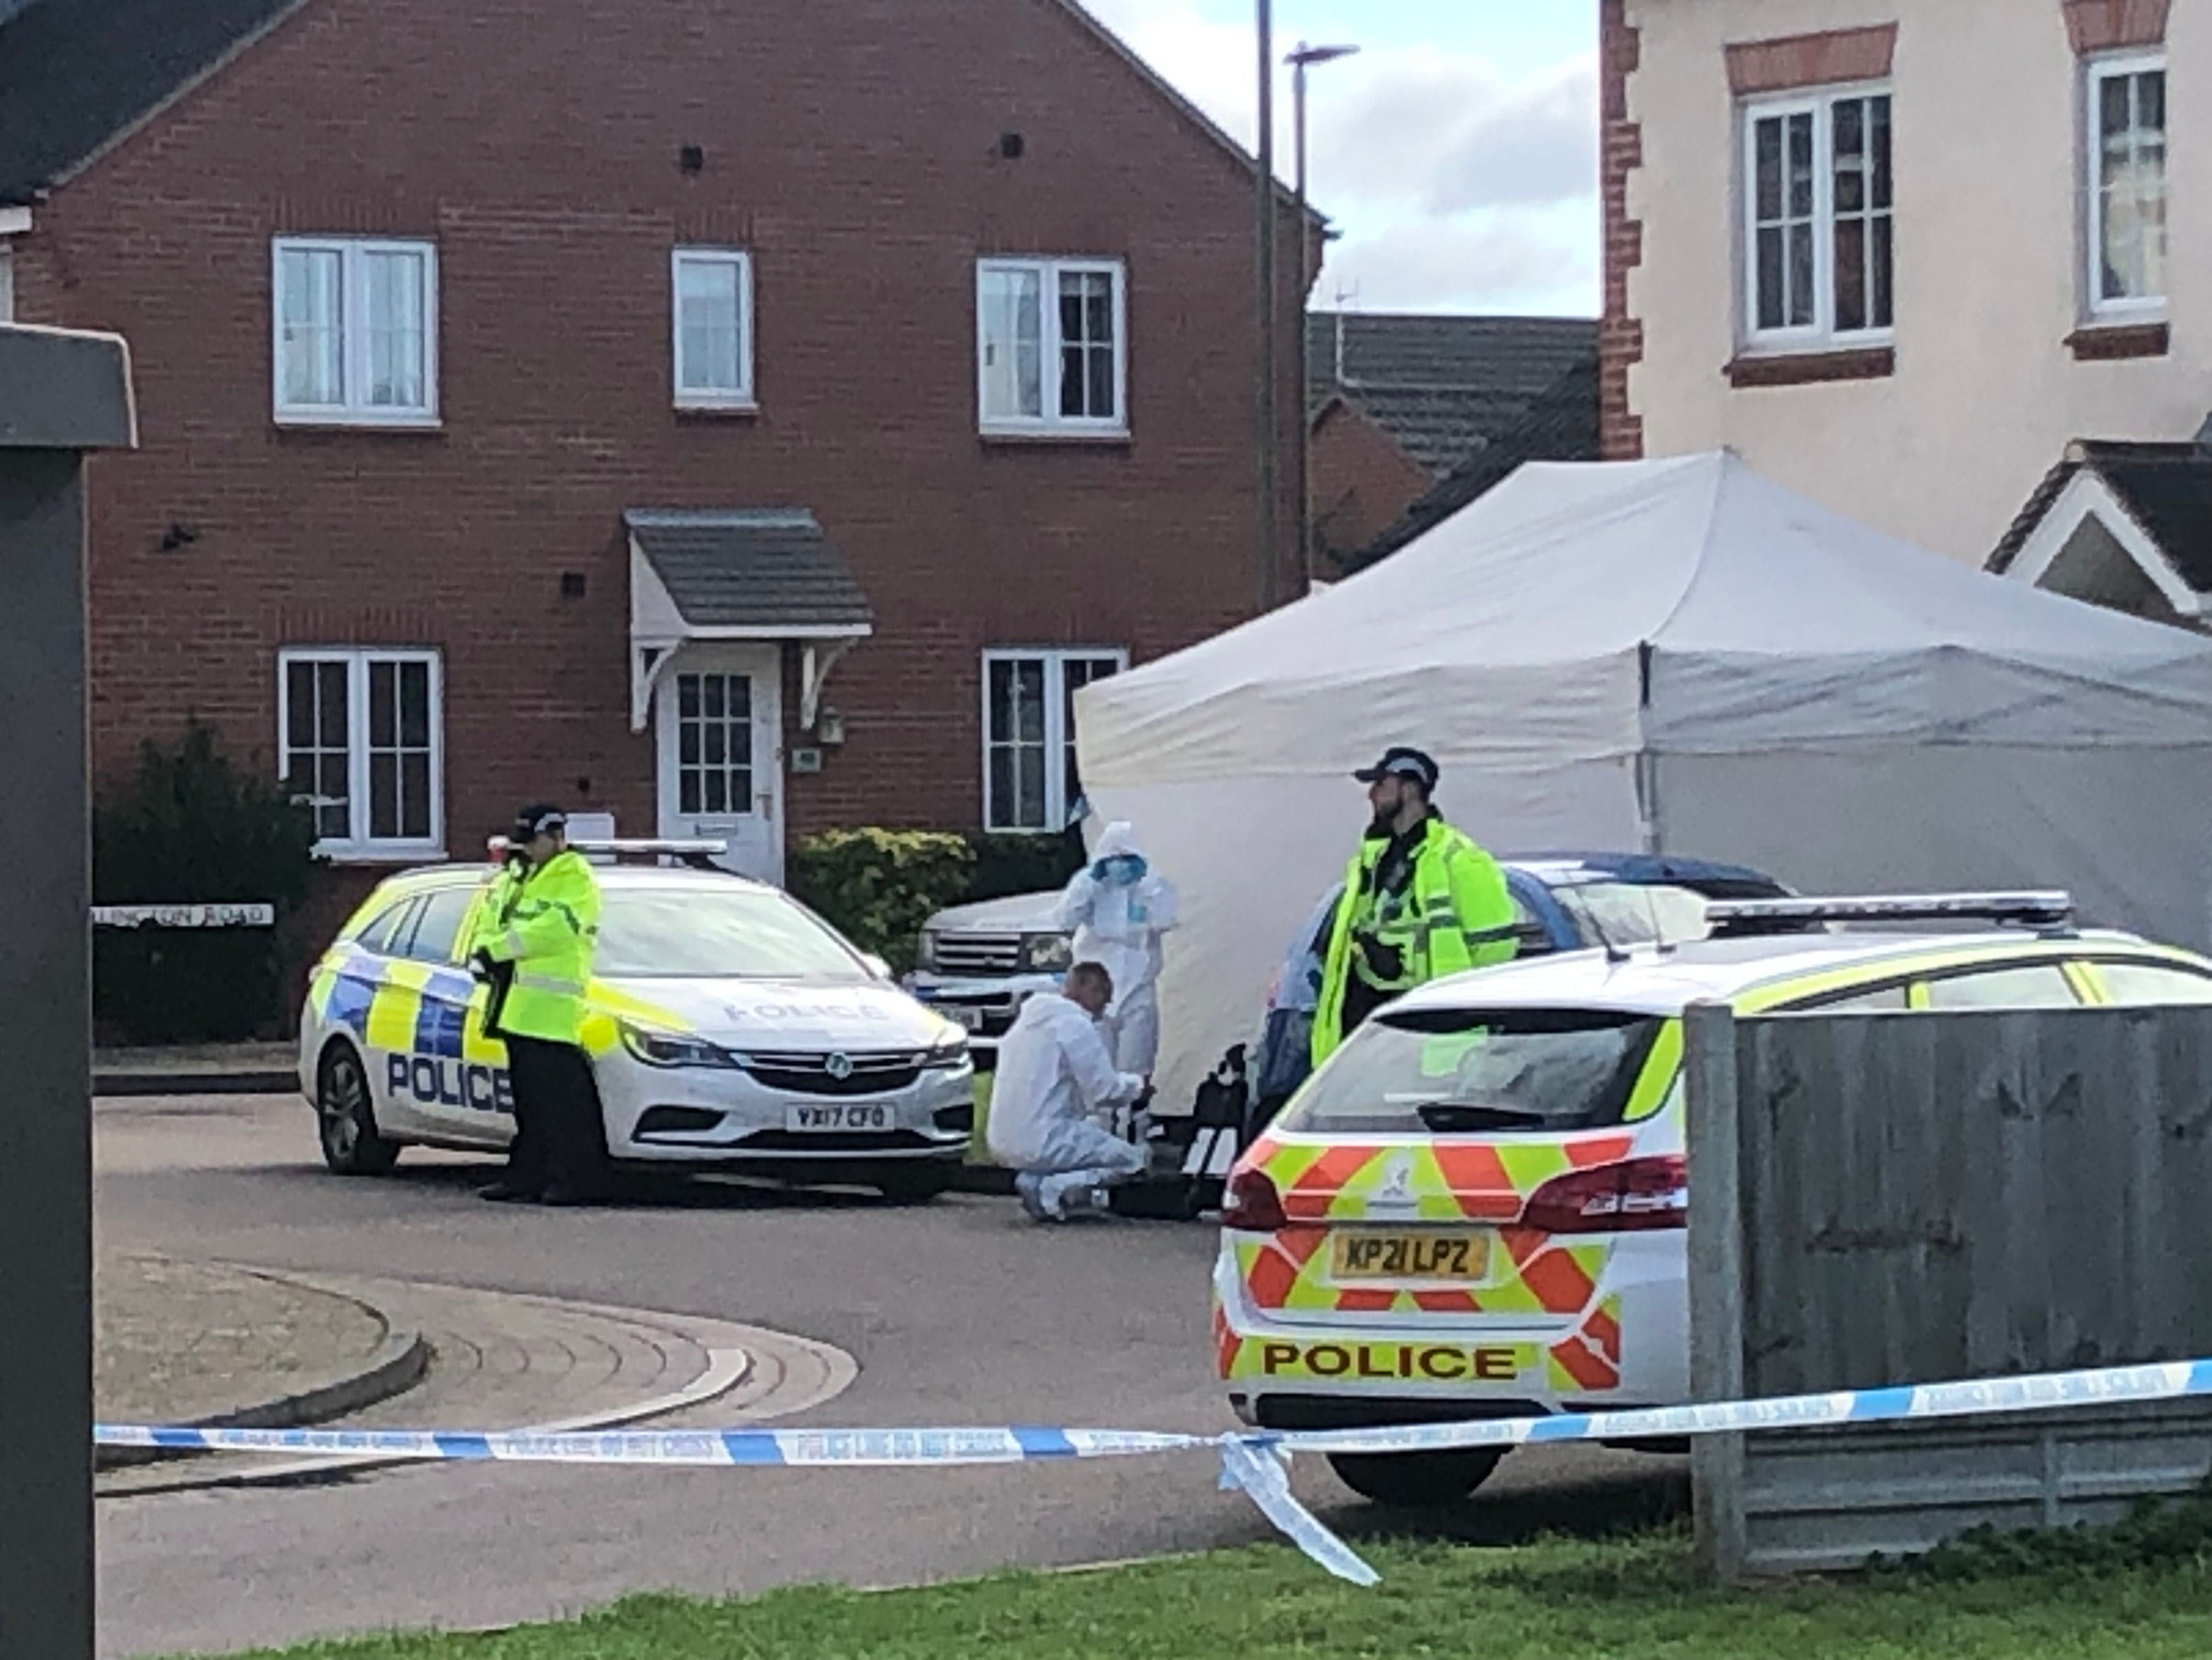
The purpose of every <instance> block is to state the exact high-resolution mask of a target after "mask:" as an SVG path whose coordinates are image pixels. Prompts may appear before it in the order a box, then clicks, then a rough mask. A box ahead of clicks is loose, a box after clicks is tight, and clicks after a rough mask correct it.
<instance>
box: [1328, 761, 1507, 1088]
mask: <svg viewBox="0 0 2212 1660" xmlns="http://www.w3.org/2000/svg"><path fill="white" fill-rule="evenodd" d="M1352 776H1354V777H1355V778H1357V779H1358V781H1360V782H1361V783H1363V784H1364V785H1366V786H1367V800H1368V803H1369V805H1370V806H1371V807H1373V809H1374V812H1375V818H1374V822H1373V823H1372V824H1370V826H1369V828H1368V830H1367V834H1366V836H1364V838H1363V839H1362V841H1361V842H1360V844H1359V851H1358V853H1356V854H1353V855H1352V865H1351V868H1350V869H1349V870H1348V871H1347V872H1346V875H1345V887H1344V897H1343V898H1342V900H1340V902H1339V903H1338V905H1337V908H1336V917H1335V921H1334V924H1333V925H1332V927H1331V928H1330V930H1329V936H1328V954H1327V956H1326V958H1324V962H1323V968H1322V988H1321V1000H1320V1002H1319V1004H1318V1006H1316V1008H1315V1010H1314V1025H1313V1056H1314V1064H1315V1065H1316V1066H1319V1065H1320V1064H1321V1063H1322V1061H1326V1060H1328V1057H1329V1056H1330V1055H1332V1054H1334V1052H1335V1050H1336V1048H1337V1046H1338V1045H1339V1044H1340V1043H1343V1042H1344V1040H1345V1039H1346V1037H1349V1036H1350V1035H1351V1034H1352V1031H1354V1030H1355V1029H1356V1028H1357V1027H1358V1025H1359V1023H1360V1022H1361V1021H1363V1020H1364V1019H1365V1018H1367V1017H1368V1016H1369V1015H1370V1014H1372V1013H1373V1012H1375V1011H1376V1009H1377V1008H1379V1007H1381V1006H1383V1004H1384V1003H1387V1002H1389V1000H1391V999H1392V998H1394V997H1398V996H1401V995H1402V994H1405V993H1407V992H1409V991H1411V990H1412V989H1413V988H1414V987H1416V986H1419V985H1423V984H1425V983H1426V982H1429V981H1431V980H1435V979H1437V978H1440V977H1441V976H1444V975H1447V974H1456V973H1458V972H1459V971H1460V970H1463V969H1472V968H1486V967H1488V966H1489V965H1491V964H1493V963H1506V962H1510V961H1511V960H1512V958H1513V954H1514V950H1515V940H1514V930H1513V901H1512V898H1511V897H1510V895H1509V894H1508V893H1507V891H1506V887H1505V875H1504V872H1503V871H1501V870H1499V869H1498V861H1497V860H1494V859H1492V857H1491V856H1490V855H1489V854H1486V853H1485V852H1484V851H1483V850H1482V849H1481V848H1479V847H1477V846H1476V845H1475V844H1474V842H1473V841H1471V840H1470V839H1469V838H1468V836H1465V835H1464V834H1462V832H1460V831H1458V830H1454V829H1453V828H1452V827H1451V826H1450V825H1449V824H1446V823H1444V821H1443V818H1441V817H1439V816H1438V814H1437V810H1436V808H1435V807H1434V806H1431V803H1430V798H1431V796H1433V795H1434V794H1435V793H1436V787H1437V763H1435V762H1434V761H1433V760H1431V758H1430V757H1428V756H1426V755H1425V754H1423V753H1422V752H1421V751H1419V750H1417V749H1407V748H1402V747H1401V748H1394V749H1392V750H1390V751H1388V752H1386V753H1385V754H1384V755H1383V758H1382V759H1381V760H1380V761H1378V762H1376V763H1375V764H1374V765H1373V766H1371V767H1369V768H1366V769H1364V770H1362V771H1359V772H1357V773H1354V774H1353V775H1352Z"/></svg>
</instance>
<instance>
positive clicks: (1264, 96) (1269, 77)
mask: <svg viewBox="0 0 2212 1660" xmlns="http://www.w3.org/2000/svg"><path fill="white" fill-rule="evenodd" d="M1259 30H1260V158H1259V159H1260V165H1259V168H1258V171H1257V173H1256V174H1255V178H1254V180H1253V184H1254V188H1255V194H1256V197H1257V202H1256V204H1255V209H1254V211H1255V214H1256V215H1257V216H1258V222H1259V229H1258V236H1259V267H1260V361H1259V366H1258V374H1259V383H1258V391H1259V397H1258V400H1257V401H1258V410H1257V417H1258V421H1259V427H1260V608H1261V610H1262V611H1273V609H1274V608H1275V607H1276V606H1277V605H1280V604H1281V603H1282V598H1283V572H1282V550H1281V548H1280V546H1279V544H1280V542H1281V540H1282V529H1281V522H1280V521H1281V512H1282V502H1281V499H1280V492H1281V485H1280V482H1279V476H1278V469H1277V465H1276V453H1275V452H1276V449H1277V447H1278V446H1279V445H1280V444H1281V442H1282V423H1281V420H1280V417H1279V415H1278V414H1277V412H1276V409H1275V378H1276V375H1277V374H1278V373H1279V364H1280V359H1281V355H1282V354H1281V347H1280V344H1279V339H1278V334H1277V324H1276V318H1275V311H1276V302H1275V236H1276V223H1275V7H1274V0H1259ZM1300 349H1301V350H1303V349H1304V346H1303V343H1301V348H1300Z"/></svg>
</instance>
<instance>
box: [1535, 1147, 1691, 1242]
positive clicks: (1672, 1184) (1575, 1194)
mask: <svg viewBox="0 0 2212 1660" xmlns="http://www.w3.org/2000/svg"><path fill="white" fill-rule="evenodd" d="M1521 1223H1522V1226H1524V1227H1528V1228H1534V1229H1535V1230H1536V1231H1539V1232H1542V1233H1631V1232H1640V1231H1644V1230H1646V1229H1651V1228H1686V1227H1687V1226H1689V1225H1690V1170H1689V1163H1688V1161H1687V1160H1686V1159H1685V1158H1683V1157H1682V1156H1681V1155H1680V1153H1667V1154H1664V1155H1662V1156H1661V1157H1659V1158H1631V1159H1629V1160H1627V1161H1626V1162H1625V1163H1623V1164H1599V1165H1596V1166H1595V1167H1593V1168H1592V1169H1589V1170H1580V1171H1572V1172H1571V1173H1570V1174H1568V1175H1565V1176H1562V1177H1557V1178H1556V1179H1554V1180H1553V1181H1550V1182H1547V1183H1545V1184H1544V1185H1543V1186H1542V1187H1541V1188H1539V1189H1536V1191H1535V1193H1534V1195H1533V1196H1532V1197H1531V1198H1530V1199H1529V1201H1528V1204H1527V1205H1526V1206H1525V1207H1522V1213H1521Z"/></svg>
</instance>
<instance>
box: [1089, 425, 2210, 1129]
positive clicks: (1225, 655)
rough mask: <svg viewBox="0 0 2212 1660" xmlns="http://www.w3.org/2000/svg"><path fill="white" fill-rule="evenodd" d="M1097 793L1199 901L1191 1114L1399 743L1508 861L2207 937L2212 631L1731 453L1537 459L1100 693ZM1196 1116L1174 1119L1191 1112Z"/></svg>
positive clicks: (1193, 955)
mask: <svg viewBox="0 0 2212 1660" xmlns="http://www.w3.org/2000/svg"><path fill="white" fill-rule="evenodd" d="M1076 710H1077V745H1078V756H1079V763H1080V765H1081V769H1082V776H1083V781H1084V787H1085V791H1086V792H1087V793H1088V795H1089V798H1090V800H1091V806H1092V807H1093V808H1094V810H1095V811H1096V812H1097V815H1098V816H1099V817H1100V818H1103V819H1108V820H1111V819H1117V818H1126V819H1128V820H1130V821H1131V822H1132V823H1133V824H1135V826H1136V828H1137V832H1138V834H1139V836H1140V838H1141V839H1142V840H1143V842H1144V844H1145V848H1146V853H1147V854H1149V855H1150V857H1151V858H1152V860H1154V862H1155V865H1156V866H1157V868H1158V869H1159V870H1160V871H1161V872H1162V873H1164V874H1165V875H1167V876H1168V877H1170V879H1173V880H1174V882H1175V883H1176V886H1177V887H1178V889H1179V890H1180V891H1181V894H1182V919H1183V920H1182V927H1180V928H1179V929H1178V930H1177V932H1176V933H1174V934H1171V935H1170V937H1169V948H1168V958H1167V966H1166V972H1165V975H1164V978H1163V980H1162V982H1161V986H1160V1004H1161V1009H1162V1012H1163V1015H1164V1023H1163V1024H1164V1029H1165V1042H1164V1047H1163V1050H1162V1056H1161V1065H1160V1072H1159V1076H1158V1082H1159V1084H1160V1085H1161V1095H1162V1098H1163V1101H1164V1103H1182V1102H1187V1101H1188V1100H1189V1099H1190V1098H1191V1091H1193V1090H1194V1088H1195V1087H1196V1085H1197V1083H1198V1081H1199V1080H1200V1079H1201V1078H1202V1077H1203V1076H1204V1075H1205V1073H1206V1069H1207V1068H1209V1067H1212V1065H1214V1064H1215V1063H1216V1062H1218V1061H1219V1059H1220V1057H1221V1055H1222V1053H1223V1052H1224V1050H1225V1049H1227V1048H1228V1046H1229V1045H1230V1044H1231V1043H1236V1042H1238V1041H1241V1040H1243V1039H1244V1038H1246V1037H1249V1036H1251V1035H1252V1034H1253V1033H1254V1032H1255V1031H1256V1030H1257V1027H1258V1024H1259V1012H1260V1007H1261V1001H1262V999H1263V996H1264V994H1265V991H1266V988H1267V982H1268V978H1269V976H1270V975H1271V974H1272V973H1273V970H1274V969H1275V968H1276V966H1277V964H1279V962H1280V961H1281V959H1282V957H1283V954H1284V952H1285V949H1286V948H1287V947H1288V946H1289V945H1290V943H1291V934H1292V933H1294V932H1295V931H1296V930H1297V927H1298V926H1299V925H1300V923H1301V921H1303V920H1304V918H1305V916H1306V915H1307V914H1308V913H1309V911H1310V909H1311V908H1312V906H1313V904H1314V903H1315V901H1316V899H1317V898H1318V897H1320V895H1321V894H1322V891H1325V889H1326V888H1327V886H1328V885H1329V884H1330V883H1331V882H1333V881H1334V880H1336V879H1339V878H1340V876H1341V874H1342V873H1343V870H1344V866H1345V863H1346V860H1348V859H1349V857H1350V856H1351V853H1352V848H1354V846H1355V845H1356V844H1357V842H1358V837H1359V836H1360V834H1361V832H1362V831H1363V830H1364V828H1365V826H1366V822H1367V816H1368V815H1367V806H1366V801H1365V800H1364V794H1363V792H1362V790H1361V788H1360V787H1359V786H1358V784H1356V783H1354V782H1352V780H1351V779H1350V777H1349V776H1348V775H1349V774H1350V773H1351V772H1352V769H1354V768H1357V767H1360V766H1364V765H1368V764H1370V763H1372V762H1373V761H1374V760H1375V758H1376V757H1377V756H1378V755H1380V754H1381V753H1382V752H1383V750H1384V749H1385V748H1386V747H1388V746H1389V745H1392V744H1413V745H1419V747H1421V748H1423V749H1425V750H1427V751H1430V752H1431V754H1433V755H1434V756H1435V757H1437V761H1438V762H1439V763H1440V764H1441V766H1442V769H1443V780H1442V783H1441V785H1440V787H1439V788H1438V791H1437V805H1438V806H1439V808H1440V809H1441V810H1442V811H1443V813H1444V815H1445V816H1446V817H1447V818H1449V819H1450V820H1451V821H1452V822H1453V823H1455V824H1458V825H1459V826H1461V827H1462V829H1464V830H1467V831H1468V833H1470V834H1471V835H1473V836H1474V837H1475V838H1476V839H1477V840H1478V841H1480V842H1482V843H1483V844H1484V845H1486V847H1489V848H1492V850H1493V851H1495V852H1498V853H1499V854H1529V853H1536V852H1541V851H1547V850H1559V849H1571V850H1575V851H1593V850H1608V851H1610V850H1620V851H1634V850H1637V849H1638V848H1647V849H1651V850H1656V851H1664V852H1669V853H1676V854H1684V855H1695V856H1701V857H1705V858H1711V859H1723V860H1735V861H1740V862H1742V863H1746V864H1749V865H1753V866H1758V867H1759V868H1761V869H1764V870H1766V871H1768V872H1770V873H1772V874H1773V875H1775V876H1776V877H1778V878H1779V879H1781V880H1783V881H1784V882H1786V883H1789V884H1790V885H1792V886H1795V887H1796V888H1798V889H1800V890H1802V891H1911V890H1917V889H1926V888H1963V887H1988V886H2012V885H2022V884H2033V885H2063V886H2065V887H2067V888H2069V889H2071V890H2072V891H2073V892H2074V894H2075V897H2076V899H2077V901H2078V902H2079V903H2080V905H2081V910H2082V913H2083V915H2085V916H2086V917H2087V919H2088V920H2090V921H2095V922H2100V923H2106V924H2110V925H2113V926H2118V927H2130V928H2137V929H2141V930H2142V931H2144V932H2146V933H2151V934H2154V935H2156V936H2159V937H2161V938H2164V939H2171V940H2172V941H2174V942H2176V943H2179V944H2184V945H2190V946H2199V947H2207V946H2212V639H2205V638H2201V637H2198V636H2197V635H2191V634H2189V633H2186V632H2184V631H2183V630H2180V629H2172V628H2166V627H2164V626H2161V625H2160V624H2157V623H2146V622H2142V621H2138V620H2136V619H2135V618H2133V617H2124V616H2122V615H2120V614H2119V613H2118V612H2114V611H2102V610H2099V609H2096V608H2094V607H2093V606H2090V605H2084V604H2081V603H2079V602H2077V601H2075V600H2071V599H2063V598H2061V597H2059V596H2057V595H2055V594H2051V593H2045V592H2042V591H2040V590H2039V589H2035V588H2031V587H2027V586H2025V585H2023V584H2021V583H2016V582H2008V581H2002V579H2000V578H1997V577H1994V576H1990V575H1985V574H1984V573H1983V572H1981V571H1978V570H1975V569H1971V568H1969V567H1966V566H1965V565H1961V564H1959V563H1956V562H1953V561H1950V560H1948V559H1945V558H1943V557H1942V556H1939V555H1936V554H1933V553H1929V552H1928V551H1925V550H1922V549H1919V548H1916V547H1913V546H1911V545H1909V544H1905V543H1902V542H1899V541H1895V540H1893V539H1892V538H1889V537H1887V536H1884V535H1881V533H1879V532H1875V531H1873V530H1871V529H1869V528H1867V527H1866V526H1863V525H1860V524H1857V523H1856V522H1854V521H1853V520H1849V519H1846V518H1844V517H1843V516H1842V515H1840V514H1835V513H1831V512H1829V511H1828V510H1827V509H1826V508H1821V507H1819V506H1817V505H1815V504H1814V503H1813V502H1809V501H1808V500H1806V499H1804V498H1803V497H1802V496H1796V495H1794V494H1792V493H1790V491H1788V490H1785V489H1782V488H1781V487H1780V486H1778V485H1777V484H1775V483H1771V482H1770V481H1769V480H1767V479H1765V478H1763V477H1760V476H1759V474H1757V473H1755V472H1753V471H1752V470H1751V469H1750V468H1749V467H1748V466H1747V465H1745V464H1744V463H1743V462H1742V460H1741V459H1739V458H1737V457H1736V456H1735V455H1734V454H1732V453H1713V454H1706V455H1697V456H1690V457H1686V458H1681V459H1668V460H1659V461H1638V462H1619V463H1601V464H1575V463H1565V464H1545V463H1534V464H1531V465H1528V466H1525V467H1523V468H1522V469H1521V470H1520V471H1518V472H1516V473H1515V474H1514V475H1513V476H1512V477H1510V479H1508V480H1507V481H1506V482H1505V483H1503V484H1501V485H1500V486H1499V487H1498V489H1495V490H1492V492H1491V493H1490V494H1489V495H1487V496H1483V497H1482V498H1481V499H1480V500H1479V501H1477V502H1474V504H1473V505H1472V506H1470V507H1468V508H1466V509H1465V510H1463V511H1462V512H1461V513H1460V514H1457V515H1455V517H1454V518H1452V519H1450V520H1447V521H1446V522H1445V523H1443V524H1442V525H1440V526H1437V528H1436V529H1435V530H1433V531H1431V532H1429V533H1428V534H1427V535H1426V536H1425V537H1423V538H1420V539H1419V541H1417V542H1414V543H1413V544H1411V545H1409V546H1407V548H1405V549H1404V550H1401V551H1400V552H1399V553H1397V554H1396V555H1395V556H1392V557H1391V558H1390V559H1389V560H1386V561H1384V562H1383V563H1381V564H1379V565H1376V566H1375V567H1373V568H1372V569H1369V570H1366V571H1364V572H1362V573H1360V574H1359V575H1357V576H1354V577H1352V578H1351V579H1349V580H1348V581H1344V582H1341V583H1339V584H1337V585H1336V586H1334V587H1331V588H1329V589H1328V590H1327V591H1326V592H1323V593H1315V594H1312V595H1310V596H1309V597H1308V598H1306V599H1302V600H1300V601H1298V602H1297V603H1296V604H1295V605H1288V606H1285V607H1284V608H1283V609H1282V610H1280V611H1275V612H1273V613H1271V614H1269V615H1268V616H1266V617H1261V618H1259V619H1257V620H1255V621H1254V622H1252V623H1247V624H1245V625H1244V626H1243V627H1241V628H1238V629H1234V630H1232V631H1231V632H1230V633H1227V634H1225V635H1219V636H1218V637H1216V638H1214V639H1212V640H1209V641H1206V642H1204V643H1202V644H1200V645H1198V646H1194V647H1192V648H1190V649H1188V650H1187V651H1182V652H1179V653H1177V654H1175V655H1174V656H1171V657H1167V658H1164V659H1162V660H1159V661H1158V662H1155V663H1152V664H1149V665H1147V666H1145V667H1142V668H1139V669H1137V670H1135V671H1133V672H1130V673H1128V674H1125V675H1121V676H1117V677H1115V678H1112V679H1108V680H1102V681H1097V682H1094V683H1092V684H1091V685H1089V686H1087V687H1085V689H1084V690H1082V691H1081V692H1080V693H1079V695H1078V697H1077V702H1076ZM1170 1110H1172V1109H1170Z"/></svg>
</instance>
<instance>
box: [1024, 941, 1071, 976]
mask: <svg viewBox="0 0 2212 1660" xmlns="http://www.w3.org/2000/svg"><path fill="white" fill-rule="evenodd" d="M1021 960H1022V972H1024V974H1064V973H1066V971H1067V969H1068V967H1069V965H1070V964H1073V962H1074V961H1075V942H1074V941H1073V940H1072V939H1069V938H1068V937H1067V935H1066V934H1064V933H1025V934H1024V935H1023V936H1022V959H1021Z"/></svg>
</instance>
